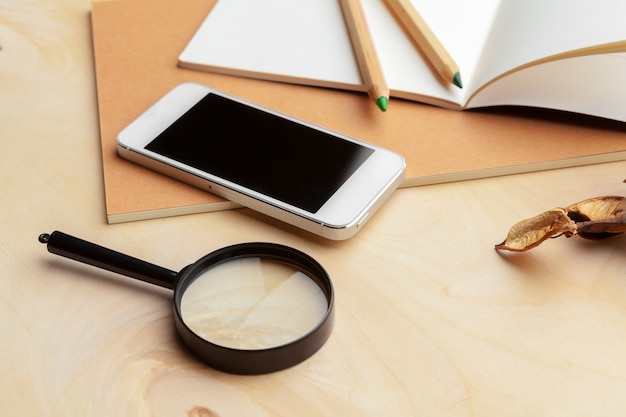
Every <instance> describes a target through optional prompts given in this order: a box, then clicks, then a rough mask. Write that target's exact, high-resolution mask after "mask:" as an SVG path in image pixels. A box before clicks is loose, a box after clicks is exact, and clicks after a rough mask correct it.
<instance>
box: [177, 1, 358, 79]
mask: <svg viewBox="0 0 626 417" xmlns="http://www.w3.org/2000/svg"><path fill="white" fill-rule="evenodd" d="M179 61H180V62H181V65H183V66H191V67H193V66H201V67H205V69H209V70H211V71H216V72H225V73H228V74H238V75H245V76H252V77H258V78H263V79H270V80H279V81H291V82H302V83H304V84H312V85H318V86H331V87H338V88H346V89H353V90H363V91H364V90H365V89H364V88H363V86H362V82H361V76H360V73H359V68H358V65H357V62H356V59H355V57H354V53H353V51H352V44H351V43H350V37H349V35H348V31H347V29H346V26H345V23H344V20H343V15H342V13H341V8H340V6H339V2H338V1H337V0H263V1H259V0H220V1H218V2H217V4H216V5H215V6H214V7H213V9H212V10H211V12H210V13H209V15H208V16H207V18H206V19H205V21H204V23H203V24H202V25H201V26H200V28H199V29H198V31H197V32H196V34H195V35H194V37H193V38H192V40H191V41H190V42H189V44H188V45H187V47H186V48H185V50H184V51H183V52H182V54H181V55H180V57H179ZM198 69H202V68H198ZM285 78H290V80H286V79H285Z"/></svg>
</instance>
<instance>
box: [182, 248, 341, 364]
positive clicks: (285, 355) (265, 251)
mask: <svg viewBox="0 0 626 417" xmlns="http://www.w3.org/2000/svg"><path fill="white" fill-rule="evenodd" d="M242 258H262V259H267V260H273V261H277V262H283V263H286V264H289V265H292V266H294V267H296V268H298V269H299V270H301V271H302V272H304V273H306V274H307V276H308V277H309V278H311V279H312V280H313V281H314V282H315V283H316V284H317V285H318V286H319V287H320V288H321V289H322V291H323V292H324V295H325V296H326V301H327V302H328V308H327V310H326V313H325V314H324V316H323V317H322V319H321V320H320V322H319V323H318V324H317V325H316V326H315V327H314V328H313V329H312V330H311V331H309V332H308V333H307V334H305V335H304V336H302V337H300V338H298V339H296V340H294V341H292V342H289V343H287V344H284V345H279V346H275V347H271V348H266V349H255V350H247V349H235V348H230V347H225V346H220V345H217V344H214V343H211V342H209V341H207V340H205V339H203V338H202V337H200V336H198V335H197V334H196V333H194V332H193V330H191V329H190V328H189V327H188V326H187V325H186V324H185V323H184V321H183V319H182V313H181V302H182V298H183V294H184V293H185V290H186V289H187V288H188V287H189V286H190V285H191V284H192V283H193V282H194V281H195V280H196V278H198V277H199V276H200V275H201V274H202V273H203V272H205V271H207V270H208V269H211V268H214V267H216V266H218V265H220V264H222V263H225V262H230V261H234V260H237V259H242ZM334 304H335V300H334V291H333V285H332V282H331V280H330V277H329V275H328V273H327V272H326V270H325V269H324V268H323V267H322V266H321V265H320V264H319V263H318V262H317V261H316V260H315V259H313V258H312V257H310V256H309V255H307V254H306V253H304V252H301V251H299V250H297V249H294V248H292V247H289V246H284V245H280V244H277V243H265V242H251V243H241V244H236V245H232V246H227V247H224V248H222V249H218V250H216V251H214V252H211V253H209V254H208V255H206V256H204V257H202V258H200V259H199V260H198V261H196V262H195V263H193V264H192V265H190V266H188V267H187V268H185V269H183V270H182V271H181V272H180V276H179V279H178V283H177V285H176V288H175V289H174V319H175V324H176V330H177V332H178V335H179V336H180V338H181V339H182V342H183V344H184V345H185V346H186V347H187V348H188V349H189V350H190V351H191V352H192V353H193V354H194V355H195V356H197V357H198V358H199V359H201V360H202V361H203V362H205V363H206V364H208V365H209V366H210V367H212V368H214V369H218V370H221V371H224V372H228V373H233V374H242V375H256V374H264V373H270V372H275V371H279V370H282V369H286V368H289V367H291V366H294V365H296V364H298V363H300V362H302V361H304V360H305V359H307V358H309V357H310V356H311V355H313V354H314V353H315V352H317V351H318V350H319V349H320V348H321V347H322V346H323V345H324V343H325V342H326V340H328V338H329V337H330V333H331V331H332V328H333V324H334Z"/></svg>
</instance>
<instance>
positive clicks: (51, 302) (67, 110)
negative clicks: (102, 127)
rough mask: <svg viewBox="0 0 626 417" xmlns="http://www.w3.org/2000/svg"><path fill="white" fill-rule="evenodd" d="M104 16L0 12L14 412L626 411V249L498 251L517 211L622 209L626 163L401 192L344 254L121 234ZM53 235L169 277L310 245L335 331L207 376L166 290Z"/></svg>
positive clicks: (6, 303)
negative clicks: (113, 186)
mask: <svg viewBox="0 0 626 417" xmlns="http://www.w3.org/2000/svg"><path fill="white" fill-rule="evenodd" d="M89 9H90V3H89V1H88V0H73V1H72V0H64V1H61V0H59V1H55V2H50V1H47V0H31V1H26V0H18V1H14V2H11V4H10V5H7V4H4V5H0V45H1V46H2V50H0V111H1V114H2V128H1V129H0V143H1V144H2V146H3V151H2V152H1V153H0V184H1V187H2V195H3V197H4V200H3V204H2V205H0V219H1V220H2V225H3V231H2V234H1V236H2V237H1V238H0V265H1V267H2V268H3V273H2V275H1V279H0V332H1V336H0V339H1V340H2V343H1V344H0V375H1V377H0V415H3V416H4V415H7V416H23V415H37V416H61V415H64V416H65V415H84V416H107V417H108V416H168V417H171V416H223V417H226V416H246V415H254V416H261V417H262V416H290V417H291V416H295V415H297V416H320V415H323V416H372V417H374V416H376V417H378V416H381V415H385V416H462V417H465V416H481V417H484V416H494V417H501V416H507V417H511V416H513V417H514V416H520V417H527V416H552V415H563V416H570V417H571V416H589V415H602V416H619V415H623V414H624V410H626V395H624V393H625V392H626V355H624V352H626V256H625V253H626V252H625V250H626V239H625V238H618V239H613V240H611V241H606V242H602V243H597V242H588V241H584V240H582V239H576V238H571V239H565V238H559V239H556V240H550V241H548V242H545V243H544V244H542V245H541V246H540V247H539V248H537V249H534V250H533V251H531V252H528V253H524V254H498V253H497V252H495V251H494V250H493V245H494V244H496V243H499V242H500V241H501V240H502V239H503V238H504V236H505V234H506V232H507V230H508V228H509V227H510V226H511V225H512V224H513V223H514V222H516V221H518V220H520V219H521V218H525V217H530V216H532V215H534V214H537V213H538V212H540V211H543V210H545V209H548V208H552V207H555V206H563V205H567V204H571V203H574V202H576V201H579V200H582V199H585V198H588V197H592V196H595V195H604V194H607V195H608V194H615V195H624V194H625V193H626V184H624V183H622V181H623V180H624V178H626V162H616V163H612V164H604V165H594V166H586V167H578V168H570V169H562V170H556V171H547V172H542V173H533V174H524V175H517V176H510V177H499V178H491V179H485V180H476V181H468V182H459V183H450V184H444V185H437V186H427V187H418V188H412V189H402V190H399V191H398V192H397V193H396V194H395V195H394V196H393V197H392V198H391V200H390V201H389V202H388V203H387V204H386V205H385V206H384V207H383V208H382V210H381V211H380V212H379V213H377V215H376V216H375V217H374V218H372V219H371V221H370V222H369V223H368V225H367V227H366V228H365V229H364V230H362V231H361V232H360V233H359V234H358V235H357V236H356V237H355V238H353V239H350V240H348V241H345V242H330V241H325V240H323V239H321V238H316V237H313V236H311V235H308V234H305V233H303V232H299V231H297V230H295V229H293V228H290V227H288V226H284V225H282V224H280V223H278V222H276V221H274V220H271V219H268V218H266V217H263V216H261V215H259V214H255V213H253V212H251V211H249V210H234V211H225V212H216V213H210V214H203V215H190V216H183V217H177V218H167V219H159V220H148V221H141V222H132V223H125V224H119V225H107V224H106V220H105V213H104V196H103V187H102V171H101V166H100V162H99V161H100V148H99V139H98V120H97V110H96V92H95V88H94V85H95V82H94V73H93V56H92V54H91V46H90V30H89ZM120 76H122V74H120ZM590 140H593V138H591V137H590ZM53 229H59V230H63V231H65V232H67V233H71V234H74V235H77V236H79V237H82V238H85V239H88V240H92V241H94V242H97V243H100V244H102V245H105V246H108V247H111V248H113V249H116V250H120V251H123V252H125V253H128V254H130V255H134V256H137V257H140V258H142V259H146V260H148V261H151V262H154V263H157V264H160V265H163V266H165V267H168V268H171V269H179V268H182V267H183V266H185V265H187V264H188V263H190V262H192V261H194V260H196V259H198V258H199V257H200V256H202V255H204V254H205V253H208V252H210V251H212V250H214V249H216V248H219V247H222V246H225V245H228V244H232V243H239V242H247V241H272V242H279V243H282V244H286V245H290V246H293V247H296V248H298V249H300V250H303V251H305V252H307V253H309V254H310V255H311V256H313V257H314V258H316V259H317V260H318V261H319V262H320V263H321V264H322V265H324V267H325V268H326V269H327V270H328V272H329V273H330V275H331V277H332V279H333V282H334V285H335V290H336V295H337V304H336V326H335V329H334V331H333V334H332V335H331V337H330V339H329V341H328V342H327V344H326V345H325V346H324V347H323V348H322V349H321V350H320V351H319V352H318V353H317V354H316V355H314V356H313V357H312V358H311V359H309V360H308V361H306V362H305V363H303V364H301V365H298V366H296V367H294V368H291V369H288V370H286V371H282V372H278V373H274V374H270V375H262V376H255V377H245V376H233V375H228V374H224V373H220V372H217V371H214V370H212V369H209V368H207V367H205V366H203V365H202V364H200V363H199V362H198V361H196V360H195V359H194V357H192V356H191V355H189V354H188V353H187V352H186V351H185V349H184V347H183V346H182V344H181V343H180V342H179V341H178V339H177V337H176V335H175V332H174V329H173V322H172V316H171V294H170V293H169V292H168V291H167V290H164V289H158V288H154V287H151V286H149V285H148V284H142V283H135V282H131V281H129V280H128V279H126V278H124V277H119V276H116V275H113V274H111V273H107V272H103V271H100V270H96V269H93V268H91V267H87V266H83V265H80V264H77V263H75V262H72V261H66V260H64V259H61V258H58V257H55V256H53V255H50V254H48V253H47V252H46V251H45V247H43V246H42V245H41V244H39V243H38V242H37V236H38V235H39V234H40V233H42V232H49V231H52V230H53Z"/></svg>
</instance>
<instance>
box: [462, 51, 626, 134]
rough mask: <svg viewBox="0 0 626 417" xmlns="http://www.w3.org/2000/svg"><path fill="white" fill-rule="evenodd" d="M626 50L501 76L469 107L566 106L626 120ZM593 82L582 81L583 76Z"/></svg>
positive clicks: (583, 111)
mask: <svg viewBox="0 0 626 417" xmlns="http://www.w3.org/2000/svg"><path fill="white" fill-rule="evenodd" d="M625 74H626V53H619V54H601V55H588V56H580V57H575V58H567V59H560V60H556V61H552V62H547V63H544V64H542V65H537V66H533V67H529V68H526V69H524V70H523V71H517V72H514V73H512V74H510V75H508V76H507V77H504V78H500V79H498V80H497V81H495V82H494V83H492V84H490V85H489V86H488V87H487V88H485V89H484V90H482V91H481V92H480V94H478V95H477V96H476V97H474V98H473V99H472V100H471V101H470V103H469V107H484V106H490V105H494V104H499V105H518V106H532V107H545V108H551V109H567V110H569V111H573V112H578V113H583V114H589V115H593V116H599V117H606V118H610V119H615V120H620V121H622V122H626V82H624V75H625ZM590 79H591V80H594V82H581V80H590Z"/></svg>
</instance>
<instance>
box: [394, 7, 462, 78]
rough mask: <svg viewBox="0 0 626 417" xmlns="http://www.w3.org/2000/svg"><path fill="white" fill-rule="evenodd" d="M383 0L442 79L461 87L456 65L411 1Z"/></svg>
mask: <svg viewBox="0 0 626 417" xmlns="http://www.w3.org/2000/svg"><path fill="white" fill-rule="evenodd" d="M385 2H386V3H387V6H388V7H389V8H390V9H391V11H392V12H393V13H394V14H395V16H396V18H397V19H398V20H399V21H400V23H401V24H402V26H404V28H405V30H406V31H407V32H408V33H409V35H410V36H411V39H412V40H413V42H415V43H416V44H417V46H418V47H419V48H420V49H421V50H422V52H423V53H424V55H426V57H427V58H428V60H429V61H430V63H431V65H432V66H433V67H434V68H435V70H436V71H437V73H438V74H439V76H440V77H441V78H442V79H443V81H445V82H449V83H452V84H454V85H456V86H457V87H459V88H463V83H462V82H461V73H460V72H459V67H458V65H457V64H456V63H455V62H454V59H452V57H451V56H450V54H449V53H448V51H447V50H446V48H444V47H443V45H442V44H441V42H440V41H439V39H437V37H436V36H435V34H434V33H433V31H432V30H431V29H430V27H428V25H427V24H426V22H425V21H424V19H423V18H422V16H420V14H419V13H418V12H417V10H415V7H413V5H412V4H411V2H410V1H409V0H385Z"/></svg>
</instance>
